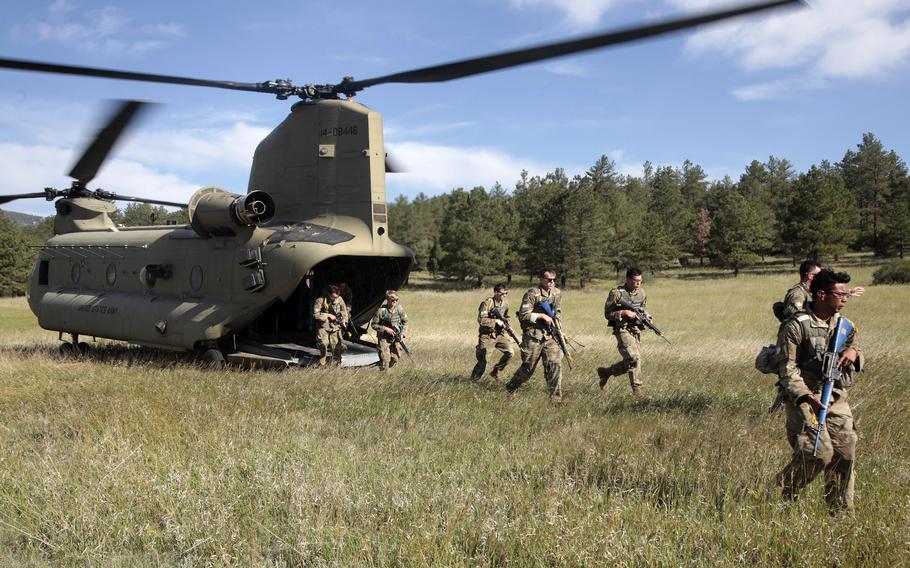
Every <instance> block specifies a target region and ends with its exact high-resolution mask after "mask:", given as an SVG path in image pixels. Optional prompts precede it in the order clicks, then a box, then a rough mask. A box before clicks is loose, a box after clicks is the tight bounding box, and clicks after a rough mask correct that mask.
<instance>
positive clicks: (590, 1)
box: [512, 0, 618, 29]
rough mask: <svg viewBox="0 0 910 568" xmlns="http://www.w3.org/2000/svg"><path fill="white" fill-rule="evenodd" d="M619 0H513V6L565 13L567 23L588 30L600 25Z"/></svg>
mask: <svg viewBox="0 0 910 568" xmlns="http://www.w3.org/2000/svg"><path fill="white" fill-rule="evenodd" d="M617 3H618V0H512V5H513V6H515V7H516V8H519V9H524V8H527V7H538V6H544V7H550V8H555V9H557V10H559V11H561V12H564V13H565V18H566V23H568V24H569V25H571V26H573V27H576V28H581V29H586V28H591V27H595V26H597V25H598V24H600V19H601V17H602V16H603V15H604V14H605V13H606V12H607V11H608V10H610V8H612V7H613V6H615V5H616V4H617Z"/></svg>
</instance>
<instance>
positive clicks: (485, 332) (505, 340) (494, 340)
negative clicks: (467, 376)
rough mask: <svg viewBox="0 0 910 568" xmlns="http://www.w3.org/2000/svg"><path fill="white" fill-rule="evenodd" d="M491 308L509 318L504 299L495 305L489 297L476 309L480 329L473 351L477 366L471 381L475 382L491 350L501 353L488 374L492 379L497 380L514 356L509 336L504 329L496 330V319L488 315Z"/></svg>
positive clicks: (481, 373)
mask: <svg viewBox="0 0 910 568" xmlns="http://www.w3.org/2000/svg"><path fill="white" fill-rule="evenodd" d="M493 308H497V309H498V310H499V313H500V314H501V315H502V317H503V318H504V319H507V318H508V317H509V303H508V302H507V301H506V299H505V298H503V299H502V301H500V302H499V303H496V300H494V299H493V298H492V297H490V298H487V299H486V300H484V301H483V302H481V303H480V307H479V308H478V309H477V323H479V324H480V329H479V330H478V332H477V348H476V349H475V353H476V355H477V364H476V365H474V370H473V371H471V379H473V380H475V381H476V380H478V379H480V377H482V376H483V372H484V370H485V369H486V367H487V354H488V353H490V352H492V351H493V349H499V351H501V352H502V357H500V358H499V362H498V363H496V364H495V365H494V366H493V370H492V371H491V372H490V374H491V375H492V376H493V378H499V373H500V372H502V370H503V369H505V368H506V365H508V364H509V361H510V360H511V359H512V357H513V356H514V355H515V352H514V351H513V349H512V339H511V338H510V337H509V334H508V333H506V331H505V329H504V328H499V329H497V328H496V318H494V317H493V316H492V315H490V311H491V310H492V309H493Z"/></svg>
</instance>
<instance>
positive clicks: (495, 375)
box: [490, 367, 499, 380]
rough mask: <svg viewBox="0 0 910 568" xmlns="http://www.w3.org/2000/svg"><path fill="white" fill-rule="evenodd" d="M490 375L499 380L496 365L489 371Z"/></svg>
mask: <svg viewBox="0 0 910 568" xmlns="http://www.w3.org/2000/svg"><path fill="white" fill-rule="evenodd" d="M490 376H491V377H493V378H494V379H496V380H499V369H497V368H496V367H493V370H492V371H490Z"/></svg>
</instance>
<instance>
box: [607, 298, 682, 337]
mask: <svg viewBox="0 0 910 568" xmlns="http://www.w3.org/2000/svg"><path fill="white" fill-rule="evenodd" d="M619 305H620V306H622V307H623V308H625V309H627V310H632V311H633V312H635V318H636V322H637V323H638V324H639V325H642V326H644V327H647V328H648V329H650V330H651V331H653V332H654V333H656V334H657V336H658V337H660V338H661V339H663V340H664V341H666V342H667V343H670V340H669V339H667V338H666V337H664V334H663V333H661V331H660V330H659V329H657V326H656V325H654V324H653V323H651V320H650V319H648V314H646V313H645V311H644V310H643V309H641V307H639V306H636V305H633V304H632V303H631V302H629V301H627V300H625V299H624V298H620V299H619ZM670 345H673V344H672V343H670Z"/></svg>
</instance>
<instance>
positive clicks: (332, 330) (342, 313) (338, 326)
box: [313, 284, 348, 366]
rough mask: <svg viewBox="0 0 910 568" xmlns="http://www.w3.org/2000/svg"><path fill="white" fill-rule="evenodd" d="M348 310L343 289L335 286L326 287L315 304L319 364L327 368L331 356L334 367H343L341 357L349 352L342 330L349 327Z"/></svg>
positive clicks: (314, 317) (314, 316)
mask: <svg viewBox="0 0 910 568" xmlns="http://www.w3.org/2000/svg"><path fill="white" fill-rule="evenodd" d="M347 318H348V308H347V306H346V305H345V303H344V300H343V299H342V298H341V288H340V287H339V286H336V285H335V284H330V285H328V286H327V287H326V292H325V294H323V295H322V297H320V298H316V301H315V302H313V319H314V320H316V324H317V325H318V326H319V327H318V328H317V329H316V347H318V348H319V355H320V358H319V364H320V365H321V366H325V364H326V362H327V359H328V357H329V355H331V356H332V364H333V365H336V366H338V365H341V356H342V355H343V354H344V352H345V351H346V350H347V347H345V345H344V340H343V338H342V330H344V328H345V326H346V325H347Z"/></svg>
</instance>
